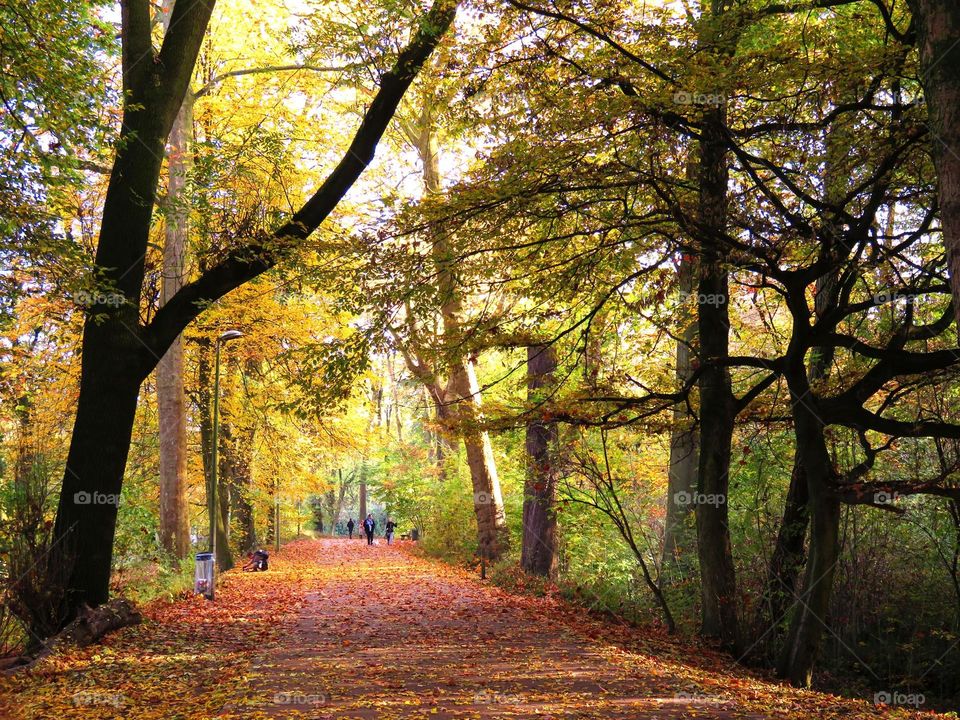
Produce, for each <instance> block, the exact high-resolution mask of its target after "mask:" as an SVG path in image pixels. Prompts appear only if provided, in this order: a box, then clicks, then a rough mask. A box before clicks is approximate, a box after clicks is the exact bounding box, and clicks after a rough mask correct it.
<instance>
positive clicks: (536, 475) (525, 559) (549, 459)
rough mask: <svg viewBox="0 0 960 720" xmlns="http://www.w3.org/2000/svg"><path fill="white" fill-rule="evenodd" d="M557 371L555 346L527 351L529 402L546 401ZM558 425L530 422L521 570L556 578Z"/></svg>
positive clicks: (545, 422) (540, 421) (543, 346)
mask: <svg viewBox="0 0 960 720" xmlns="http://www.w3.org/2000/svg"><path fill="white" fill-rule="evenodd" d="M556 369H557V354H556V350H555V349H554V347H553V345H531V346H530V347H528V348H527V400H528V402H530V403H531V405H533V404H535V403H537V402H542V401H543V399H544V398H543V393H542V389H543V388H550V387H551V386H552V385H553V381H554V375H553V374H554V372H555V371H556ZM556 446H557V424H556V423H555V422H550V421H548V420H546V419H541V418H539V417H538V418H536V419H532V420H530V421H529V422H528V423H527V442H526V450H527V480H526V484H525V487H524V493H523V548H522V550H521V555H520V567H522V568H523V569H524V570H526V571H527V572H529V573H533V574H534V575H542V576H544V577H552V576H553V574H554V572H555V571H556V564H557V561H556V545H557V538H556V533H557V516H556V508H555V507H554V500H555V497H556V474H555V467H556V464H557V463H556V451H557V448H556Z"/></svg>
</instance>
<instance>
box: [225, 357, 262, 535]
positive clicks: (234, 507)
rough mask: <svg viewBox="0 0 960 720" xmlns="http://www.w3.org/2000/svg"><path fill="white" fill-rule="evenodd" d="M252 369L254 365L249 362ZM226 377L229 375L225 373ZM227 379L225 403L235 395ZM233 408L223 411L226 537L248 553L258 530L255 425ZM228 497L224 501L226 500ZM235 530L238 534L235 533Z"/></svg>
mask: <svg viewBox="0 0 960 720" xmlns="http://www.w3.org/2000/svg"><path fill="white" fill-rule="evenodd" d="M250 366H252V367H255V363H253V361H250ZM225 374H226V373H225ZM229 380H230V378H225V382H223V383H221V389H222V392H223V398H224V400H228V399H229V398H230V397H231V395H232V394H233V393H234V392H235V385H234V383H233V382H230V381H229ZM233 407H234V405H233V404H232V403H230V402H225V403H224V404H223V405H221V408H220V450H219V453H218V455H219V458H220V468H221V471H222V473H223V482H222V485H224V486H225V487H226V488H227V489H228V491H229V492H228V496H229V506H228V510H227V512H226V517H227V518H229V519H230V522H229V525H228V526H227V536H228V537H230V538H231V539H232V540H233V545H234V548H235V549H236V550H238V551H239V552H241V553H247V552H249V551H251V550H253V549H254V548H255V546H256V544H257V529H256V525H255V524H254V516H253V504H252V502H251V499H250V498H251V494H252V492H253V441H254V437H255V434H256V426H255V425H254V424H253V423H252V422H250V420H249V418H246V417H242V416H240V417H238V416H236V415H234V413H233V412H232V408H233ZM226 499H227V498H226V497H224V498H222V500H223V501H225V500H226ZM234 530H236V534H234V533H233V531H234Z"/></svg>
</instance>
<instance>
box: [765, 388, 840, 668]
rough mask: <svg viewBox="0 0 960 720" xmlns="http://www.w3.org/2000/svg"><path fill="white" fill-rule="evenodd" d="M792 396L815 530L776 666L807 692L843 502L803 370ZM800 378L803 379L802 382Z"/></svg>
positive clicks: (826, 603) (824, 624) (832, 570)
mask: <svg viewBox="0 0 960 720" xmlns="http://www.w3.org/2000/svg"><path fill="white" fill-rule="evenodd" d="M794 377H795V381H794V382H791V381H790V379H788V383H789V384H790V385H791V388H790V394H791V398H792V400H793V414H794V421H795V428H796V437H797V454H798V456H799V461H800V462H801V463H802V464H803V467H804V470H805V474H806V478H807V487H808V491H809V495H810V514H811V520H812V527H811V533H810V552H809V557H808V559H807V569H806V573H805V575H804V581H803V590H802V592H801V593H800V596H799V601H798V603H797V605H796V611H795V613H794V616H793V620H792V622H791V625H790V632H789V634H788V637H787V642H786V644H785V645H784V647H783V650H782V652H781V655H780V659H779V661H778V663H777V671H778V673H779V674H780V675H781V676H782V677H785V678H787V679H789V680H790V682H792V683H793V684H794V685H799V686H802V687H809V686H810V682H811V679H812V676H813V668H814V664H815V662H816V660H817V655H818V653H819V650H820V642H821V638H822V636H823V629H824V628H825V627H828V618H827V611H828V609H829V604H830V594H831V592H832V590H833V578H834V575H835V572H836V566H837V560H838V558H839V555H840V540H839V535H840V533H839V529H840V502H839V500H838V499H837V497H836V494H835V493H833V492H832V490H833V485H834V484H835V481H836V478H835V477H834V471H833V466H832V464H831V461H830V455H829V453H828V451H827V446H826V442H825V440H824V435H823V423H822V422H821V421H820V419H819V418H818V417H817V414H816V412H815V408H811V407H810V406H811V404H813V402H814V401H813V398H812V396H811V395H810V394H809V392H807V390H805V389H804V387H805V386H806V387H809V386H808V385H807V382H806V379H805V378H803V372H802V370H801V371H800V372H799V374H797V373H794ZM801 378H803V379H802V380H801Z"/></svg>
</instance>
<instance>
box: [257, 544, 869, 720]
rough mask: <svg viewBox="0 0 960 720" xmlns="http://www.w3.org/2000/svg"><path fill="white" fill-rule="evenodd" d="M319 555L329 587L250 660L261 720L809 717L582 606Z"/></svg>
mask: <svg viewBox="0 0 960 720" xmlns="http://www.w3.org/2000/svg"><path fill="white" fill-rule="evenodd" d="M315 548H316V562H317V564H318V566H319V567H320V568H323V569H325V570H327V571H328V572H324V573H321V574H322V575H323V576H324V577H325V578H326V580H325V581H324V582H321V583H320V584H319V586H317V587H315V588H313V589H312V591H310V592H309V593H308V594H307V597H306V602H305V604H304V605H303V607H302V608H301V611H300V612H299V614H298V615H297V616H296V618H295V619H293V620H292V622H291V623H290V624H289V625H288V627H287V629H286V631H285V634H284V640H283V641H282V642H281V643H279V644H277V645H276V646H275V647H273V648H271V649H270V650H269V651H268V652H265V653H263V654H262V655H261V656H260V657H258V658H257V660H256V661H255V663H254V665H255V669H254V676H255V677H257V678H258V680H256V681H255V684H256V685H257V686H258V687H259V691H258V693H257V694H258V695H259V697H260V702H258V703H257V705H258V706H259V707H258V711H260V712H263V713H264V714H265V715H266V716H267V717H275V718H294V717H297V718H299V717H303V718H316V719H321V718H338V719H339V718H385V719H386V718H420V717H431V718H557V719H559V718H631V719H636V720H641V719H644V718H664V719H667V720H669V719H670V718H734V717H737V718H769V717H799V716H800V714H801V713H802V714H803V715H804V716H807V712H805V711H802V710H800V708H802V707H803V706H804V705H807V702H804V701H803V699H801V698H796V697H795V701H796V700H799V702H796V704H794V703H793V702H790V701H785V702H784V707H782V708H779V709H778V708H777V707H776V705H777V703H776V702H773V703H771V699H770V694H771V693H777V692H783V691H784V689H782V688H780V687H778V686H772V685H770V684H767V683H763V682H759V681H755V680H744V679H743V678H740V677H736V676H734V675H732V674H730V673H729V672H725V671H724V669H723V666H724V665H727V666H729V664H730V663H729V661H726V660H723V659H722V658H721V657H720V656H713V655H710V654H709V653H707V654H706V655H701V654H700V653H698V651H697V650H696V649H693V648H688V649H686V653H690V654H695V655H696V657H684V655H685V651H684V649H683V648H679V647H677V646H676V645H675V644H670V643H669V642H666V639H665V638H664V639H663V641H664V645H663V647H662V648H660V650H659V651H658V652H657V657H651V656H649V655H646V654H644V653H637V652H630V651H628V650H625V649H623V647H620V646H619V643H617V641H618V640H622V639H624V636H625V635H627V634H631V633H632V634H634V635H635V634H637V633H636V630H634V629H626V628H624V627H621V626H618V625H617V624H616V623H610V622H599V621H597V620H594V619H592V618H591V617H590V616H589V615H588V614H587V613H586V612H585V611H584V610H583V609H582V608H571V607H569V606H567V605H566V604H565V603H562V602H560V601H558V600H554V599H549V598H532V597H525V596H517V595H511V594H508V593H506V592H503V591H501V590H500V589H498V588H496V587H492V586H490V585H489V584H488V583H485V582H482V581H480V580H479V578H477V576H476V575H475V574H470V573H467V572H466V571H460V570H456V569H453V568H451V567H449V566H448V565H445V564H442V563H439V562H436V561H432V560H428V559H424V558H421V557H417V556H415V555H413V554H411V553H410V552H408V551H407V550H406V549H404V548H403V547H397V546H396V545H395V546H393V547H387V546H386V545H383V544H380V545H377V546H374V547H368V546H367V544H366V542H364V541H355V542H349V541H345V540H321V541H319V542H318V543H316V545H315ZM611 641H612V642H611ZM705 658H706V659H707V664H706V665H703V664H702V663H703V660H704V659H705ZM691 660H695V661H698V662H692V663H691V662H690V661H691ZM788 692H796V691H788ZM774 700H776V698H774ZM808 701H809V699H808ZM260 703H263V704H260ZM810 709H812V708H810ZM861 709H863V708H861ZM875 712H876V711H875V709H874V708H872V707H871V708H869V709H868V710H867V712H866V714H867V715H869V716H874V713H875ZM817 714H818V713H817V711H816V710H813V712H812V713H811V715H812V716H817ZM843 714H844V715H845V716H847V717H850V715H849V714H847V713H843ZM825 716H829V713H827V714H826V715H825Z"/></svg>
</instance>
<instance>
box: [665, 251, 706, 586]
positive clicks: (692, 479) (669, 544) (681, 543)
mask: <svg viewBox="0 0 960 720" xmlns="http://www.w3.org/2000/svg"><path fill="white" fill-rule="evenodd" d="M679 280H680V282H679V290H680V293H681V297H686V296H689V295H691V294H692V293H693V289H694V285H693V280H694V268H693V259H692V258H691V257H690V256H689V255H686V254H685V255H683V257H682V258H681V260H680V268H679ZM696 337H697V323H696V321H692V322H690V323H688V324H687V326H686V327H685V328H684V329H683V332H682V335H681V340H680V341H679V342H677V360H676V377H677V383H678V384H679V385H685V384H686V383H687V382H688V381H689V380H690V377H691V376H692V374H693V363H692V362H691V357H690V348H691V346H692V344H693V342H694V341H695V340H696ZM699 462H700V452H699V445H698V444H697V431H696V428H695V427H694V418H693V417H691V415H690V413H689V412H688V410H687V408H686V406H685V405H681V404H678V405H677V406H676V407H674V409H673V429H672V430H671V434H670V470H669V475H668V481H667V501H666V505H667V511H666V516H665V518H664V524H663V556H662V559H661V563H660V586H661V588H663V587H665V586H666V585H669V584H670V583H671V582H674V581H678V580H682V579H684V578H686V577H689V576H690V575H691V574H692V573H694V572H695V571H696V568H695V564H696V563H695V560H696V552H697V544H696V543H697V531H696V523H695V521H694V513H693V510H694V505H693V503H691V502H690V498H692V497H693V496H694V494H695V493H696V491H697V468H698V465H699Z"/></svg>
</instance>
